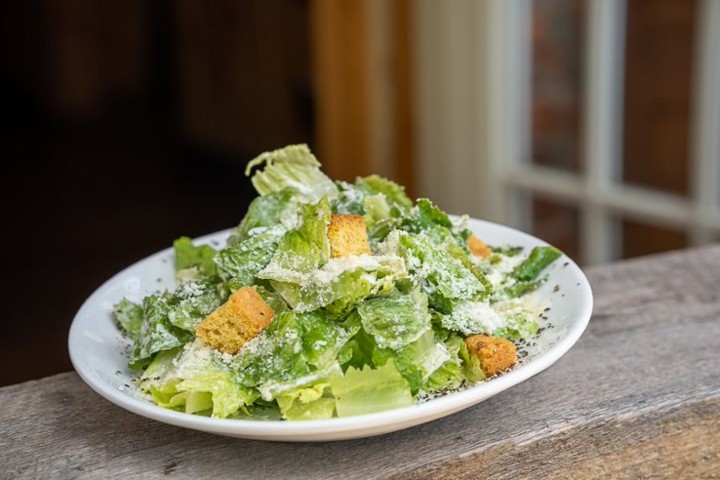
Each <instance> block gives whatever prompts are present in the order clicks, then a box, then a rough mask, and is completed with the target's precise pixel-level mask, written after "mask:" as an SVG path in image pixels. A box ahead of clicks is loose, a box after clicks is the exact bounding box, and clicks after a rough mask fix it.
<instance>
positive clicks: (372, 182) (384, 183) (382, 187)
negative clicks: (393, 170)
mask: <svg viewBox="0 0 720 480" xmlns="http://www.w3.org/2000/svg"><path fill="white" fill-rule="evenodd" d="M355 183H356V185H357V186H358V188H360V189H361V190H363V191H365V192H366V193H367V194H368V195H377V194H383V196H384V197H385V198H386V199H387V203H388V205H389V206H390V207H393V208H394V209H396V210H397V211H396V212H393V216H397V217H399V216H401V215H402V214H403V213H405V212H407V211H408V210H410V208H412V206H413V202H412V200H410V198H409V197H408V196H407V194H406V193H405V187H403V186H402V185H399V184H397V183H395V182H393V181H392V180H388V179H387V178H383V177H381V176H379V175H370V176H368V177H363V178H358V179H357V181H356V182H355Z"/></svg>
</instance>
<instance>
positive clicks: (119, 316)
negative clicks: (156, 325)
mask: <svg viewBox="0 0 720 480" xmlns="http://www.w3.org/2000/svg"><path fill="white" fill-rule="evenodd" d="M113 314H114V315H115V319H116V320H117V322H118V324H119V325H120V328H121V329H122V330H123V332H125V334H126V335H127V336H128V338H129V339H130V340H132V341H133V342H134V341H135V340H137V338H138V337H139V336H140V329H141V328H142V322H143V313H142V307H141V306H140V305H138V304H137V303H135V302H131V301H130V300H128V299H127V298H123V299H122V300H120V301H119V302H118V303H117V304H116V305H115V307H114V308H113Z"/></svg>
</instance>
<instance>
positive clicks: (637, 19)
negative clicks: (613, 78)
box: [622, 0, 697, 195]
mask: <svg viewBox="0 0 720 480" xmlns="http://www.w3.org/2000/svg"><path fill="white" fill-rule="evenodd" d="M696 3H697V2H696V1H694V0H693V1H689V0H655V1H652V2H648V1H647V0H629V1H628V3H627V8H628V11H627V43H626V58H625V62H626V64H625V126H624V129H625V134H624V167H623V172H622V173H623V179H624V180H625V181H626V182H628V183H633V184H638V185H643V186H648V187H652V188H657V189H661V190H665V191H668V192H673V193H678V194H682V195H686V194H687V193H688V190H689V158H688V145H689V133H690V129H689V123H688V122H689V116H690V88H691V81H692V75H691V73H692V70H691V68H692V61H691V59H692V57H693V46H694V45H693V35H694V32H695V10H696Z"/></svg>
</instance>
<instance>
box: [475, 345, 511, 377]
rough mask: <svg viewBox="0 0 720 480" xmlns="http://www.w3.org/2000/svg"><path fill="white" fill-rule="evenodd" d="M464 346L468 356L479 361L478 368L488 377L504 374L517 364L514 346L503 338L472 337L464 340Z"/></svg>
mask: <svg viewBox="0 0 720 480" xmlns="http://www.w3.org/2000/svg"><path fill="white" fill-rule="evenodd" d="M465 344H466V345H467V347H468V351H469V352H470V354H471V355H475V356H477V357H478V358H479V359H480V368H482V370H483V372H485V375H487V376H488V377H492V376H493V375H497V374H498V373H500V372H504V371H505V370H507V369H508V368H510V367H512V366H513V365H515V362H517V351H516V348H515V344H514V343H512V342H511V341H509V340H505V339H504V338H497V337H491V336H490V335H473V336H471V337H468V338H466V339H465Z"/></svg>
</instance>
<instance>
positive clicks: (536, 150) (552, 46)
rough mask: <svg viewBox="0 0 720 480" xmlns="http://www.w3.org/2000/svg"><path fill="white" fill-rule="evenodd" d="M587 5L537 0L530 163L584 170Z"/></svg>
mask: <svg viewBox="0 0 720 480" xmlns="http://www.w3.org/2000/svg"><path fill="white" fill-rule="evenodd" d="M583 5H584V2H582V1H579V0H536V1H535V2H533V17H532V29H533V30H532V36H533V55H532V154H531V156H532V161H533V163H536V164H539V165H547V166H552V167H557V168H562V169H565V170H571V171H577V170H579V169H580V165H581V161H580V104H581V96H580V95H581V88H582V85H581V83H582V68H583V67H582V58H583V41H582V40H583V34H584V32H583V22H582V18H583Z"/></svg>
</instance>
